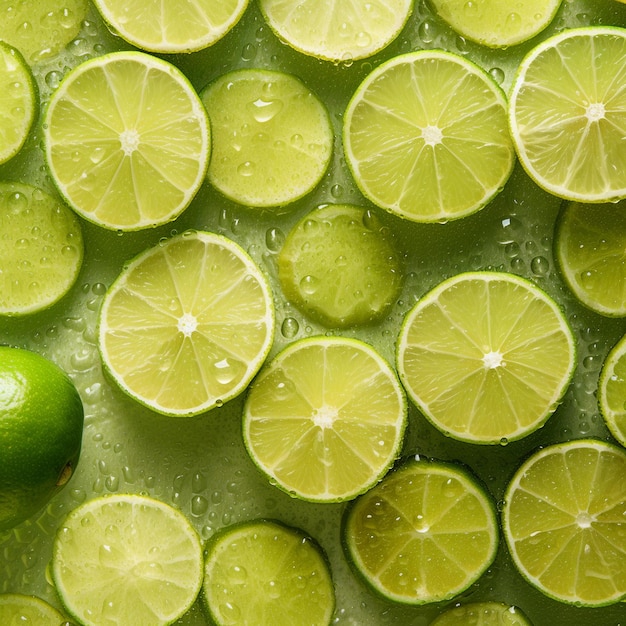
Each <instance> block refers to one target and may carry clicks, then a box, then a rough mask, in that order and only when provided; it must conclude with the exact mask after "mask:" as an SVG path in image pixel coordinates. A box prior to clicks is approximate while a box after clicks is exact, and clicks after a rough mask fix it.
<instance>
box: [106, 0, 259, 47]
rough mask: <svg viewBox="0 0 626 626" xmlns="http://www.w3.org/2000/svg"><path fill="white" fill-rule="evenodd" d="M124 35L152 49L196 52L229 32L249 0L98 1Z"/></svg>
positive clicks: (115, 26) (138, 44) (114, 25)
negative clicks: (218, 0) (217, 0)
mask: <svg viewBox="0 0 626 626" xmlns="http://www.w3.org/2000/svg"><path fill="white" fill-rule="evenodd" d="M95 4H96V6H97V8H98V11H99V12H100V13H101V15H102V17H103V18H104V19H105V21H106V22H107V23H108V24H110V25H111V26H112V28H113V29H114V30H115V31H116V33H118V34H119V35H120V36H121V37H123V38H124V39H126V41H129V42H130V43H132V44H134V45H135V46H137V47H138V48H141V49H143V50H148V51H150V52H163V53H174V52H194V51H196V50H200V49H202V48H206V47H208V46H210V45H212V44H214V43H215V42H216V41H218V40H219V39H221V38H222V37H223V36H224V35H226V33H228V32H229V31H230V30H231V28H233V26H235V24H236V23H237V22H238V21H239V19H240V18H241V16H242V15H243V13H244V11H245V10H246V7H247V6H248V0H220V2H215V1H214V0H168V1H167V2H162V1H161V0H148V1H146V0H130V1H129V0H95Z"/></svg>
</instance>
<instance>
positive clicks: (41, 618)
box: [0, 593, 68, 626]
mask: <svg viewBox="0 0 626 626" xmlns="http://www.w3.org/2000/svg"><path fill="white" fill-rule="evenodd" d="M67 623H68V622H67V621H66V620H65V618H64V617H63V615H61V613H59V611H57V610H56V609H55V608H54V607H52V606H50V605H49V604H48V603H47V602H44V601H43V600H41V599H40V598H37V597H36V596H27V595H25V594H20V593H4V594H1V595H0V624H4V625H5V626H13V625H14V624H15V626H19V625H20V624H25V625H28V624H33V625H34V626H62V625H63V624H67Z"/></svg>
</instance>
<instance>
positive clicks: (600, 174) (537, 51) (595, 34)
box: [510, 26, 626, 202]
mask: <svg viewBox="0 0 626 626" xmlns="http://www.w3.org/2000/svg"><path fill="white" fill-rule="evenodd" d="M624 83H626V29H623V28H613V27H604V26H592V27H586V28H577V29H570V30H565V31H563V32H561V33H559V34H558V35H555V36H553V37H551V38H549V39H547V40H545V41H544V42H542V43H541V44H539V45H538V46H536V47H535V48H534V49H533V50H531V51H530V52H529V53H528V55H527V56H526V57H525V58H524V59H523V60H522V62H521V64H520V66H519V70H518V74H517V77H516V79H515V83H514V85H513V90H512V92H511V98H510V125H511V134H512V136H513V140H514V143H515V147H516V150H517V154H518V156H519V159H520V161H521V163H522V165H523V166H524V169H526V171H527V172H528V174H529V176H531V177H532V178H533V179H534V180H535V182H536V183H537V184H538V185H539V186H541V187H542V188H543V189H545V190H546V191H548V192H550V193H552V194H554V195H556V196H559V197H562V198H566V199H568V200H580V201H581V202H609V201H615V200H619V199H621V198H626V150H624V133H625V132H626V93H625V92H624V89H623V86H624Z"/></svg>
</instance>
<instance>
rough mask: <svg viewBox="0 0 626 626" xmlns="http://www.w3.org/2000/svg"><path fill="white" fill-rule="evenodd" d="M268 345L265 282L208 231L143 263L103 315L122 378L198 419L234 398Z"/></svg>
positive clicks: (107, 346)
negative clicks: (196, 415)
mask: <svg viewBox="0 0 626 626" xmlns="http://www.w3.org/2000/svg"><path fill="white" fill-rule="evenodd" d="M272 337H273V306H272V300H271V295H270V293H269V287H268V285H267V281H266V279H265V278H264V276H263V275H262V274H261V272H260V270H259V269H258V268H257V267H256V265H255V264H254V262H253V261H252V259H250V258H249V257H248V256H247V254H246V253H245V252H244V251H243V250H242V249H240V248H239V247H238V246H237V245H236V244H234V243H233V242H231V241H230V240H228V239H225V238H223V237H220V236H218V235H212V234H209V233H202V232H195V233H183V234H182V235H178V236H177V237H174V238H172V239H170V240H169V241H168V242H167V243H165V244H163V245H158V246H156V247H154V248H151V249H149V250H148V251H146V252H145V253H143V254H142V255H140V256H139V257H138V258H137V259H136V260H135V261H133V262H132V263H131V264H130V265H129V266H128V267H127V268H126V270H124V271H123V272H122V274H121V275H120V277H119V278H118V280H117V281H116V282H115V283H114V284H113V285H112V287H111V289H110V290H109V293H108V295H107V296H106V300H105V303H104V305H103V309H102V314H101V324H100V349H101V352H102V354H103V356H104V358H105V363H106V364H107V366H108V368H109V369H110V370H111V372H112V373H113V375H114V377H115V378H116V380H117V381H118V382H119V383H120V385H121V386H122V388H123V389H125V390H126V391H127V392H128V393H130V394H131V395H132V396H134V397H135V398H137V399H138V400H140V401H142V402H143V403H145V404H147V405H148V406H150V407H151V408H153V409H154V410H156V411H159V412H163V413H168V414H179V415H188V414H196V413H200V412H202V411H206V410H208V409H210V408H213V407H215V406H219V405H221V404H223V402H225V401H226V400H228V399H230V398H231V397H233V396H234V395H236V394H238V393H239V392H240V391H242V390H243V389H244V388H245V387H246V385H247V384H248V383H249V381H250V380H251V378H252V377H253V376H254V374H255V373H256V371H257V370H258V368H259V367H260V366H261V363H262V361H263V360H264V358H265V355H266V354H267V351H268V350H269V347H270V345H271V342H272Z"/></svg>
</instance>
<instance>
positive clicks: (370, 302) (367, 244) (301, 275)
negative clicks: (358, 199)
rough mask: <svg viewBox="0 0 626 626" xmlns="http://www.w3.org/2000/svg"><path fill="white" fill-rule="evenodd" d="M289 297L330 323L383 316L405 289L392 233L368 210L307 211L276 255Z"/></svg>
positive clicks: (345, 323)
mask: <svg viewBox="0 0 626 626" xmlns="http://www.w3.org/2000/svg"><path fill="white" fill-rule="evenodd" d="M278 277H279V280H280V284H281V287H282V289H283V291H284V292H285V295H286V296H287V298H288V299H289V300H291V301H292V302H293V303H294V304H295V305H296V306H297V307H298V308H300V309H301V310H303V311H305V312H306V313H307V314H308V315H310V316H311V317H312V318H314V319H317V320H319V321H321V322H322V323H323V324H325V325H326V326H330V327H345V326H352V325H355V324H367V323H369V322H373V321H376V320H379V319H380V318H382V317H383V316H384V315H385V314H386V313H387V312H388V311H389V309H390V307H391V306H392V304H393V303H394V301H395V300H396V298H397V297H398V295H399V293H400V289H401V287H402V279H403V273H402V263H401V260H400V254H399V253H398V251H397V250H396V249H395V247H394V241H393V234H392V233H391V232H390V230H389V229H388V228H386V227H384V226H383V224H382V223H381V222H380V221H379V220H378V218H377V217H376V215H375V214H374V213H373V212H372V211H369V210H366V209H364V208H361V207H357V206H352V205H345V204H341V205H332V204H331V205H326V206H323V207H320V208H318V209H315V210H314V211H311V212H310V213H308V214H307V215H305V216H304V217H303V218H302V219H301V220H300V221H299V222H298V223H297V224H296V225H295V226H294V227H293V229H292V230H291V231H290V233H289V234H288V235H287V238H286V240H285V244H284V246H283V247H282V249H281V251H280V254H279V255H278Z"/></svg>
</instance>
